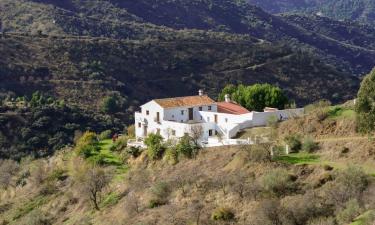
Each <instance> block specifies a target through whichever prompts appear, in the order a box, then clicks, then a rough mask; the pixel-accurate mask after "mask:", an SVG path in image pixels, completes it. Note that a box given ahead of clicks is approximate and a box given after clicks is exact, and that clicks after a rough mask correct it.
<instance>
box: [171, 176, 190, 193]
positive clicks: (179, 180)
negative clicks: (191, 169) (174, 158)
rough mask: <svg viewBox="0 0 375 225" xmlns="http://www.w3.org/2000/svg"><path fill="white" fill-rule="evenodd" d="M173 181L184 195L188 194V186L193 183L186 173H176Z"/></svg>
mask: <svg viewBox="0 0 375 225" xmlns="http://www.w3.org/2000/svg"><path fill="white" fill-rule="evenodd" d="M172 183H173V184H174V185H175V186H176V187H177V188H178V189H180V190H181V192H182V195H183V196H185V195H186V186H187V185H188V184H190V183H191V179H190V177H188V176H187V175H186V174H176V175H175V176H174V177H173V178H172Z"/></svg>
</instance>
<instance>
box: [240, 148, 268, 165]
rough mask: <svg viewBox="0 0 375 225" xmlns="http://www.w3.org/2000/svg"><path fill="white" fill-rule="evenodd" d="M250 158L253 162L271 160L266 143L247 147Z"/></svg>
mask: <svg viewBox="0 0 375 225" xmlns="http://www.w3.org/2000/svg"><path fill="white" fill-rule="evenodd" d="M246 151H247V153H248V159H249V161H251V162H269V161H271V155H270V152H269V151H268V149H267V146H265V145H250V146H248V147H246Z"/></svg>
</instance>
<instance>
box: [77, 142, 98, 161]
mask: <svg viewBox="0 0 375 225" xmlns="http://www.w3.org/2000/svg"><path fill="white" fill-rule="evenodd" d="M99 150H100V147H99V146H97V145H86V146H82V147H81V148H80V149H79V151H78V152H77V153H78V155H81V156H83V157H84V158H89V157H91V156H93V155H96V154H97V153H99Z"/></svg>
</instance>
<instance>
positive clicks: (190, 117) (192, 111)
mask: <svg viewBox="0 0 375 225" xmlns="http://www.w3.org/2000/svg"><path fill="white" fill-rule="evenodd" d="M189 120H194V110H193V108H189Z"/></svg>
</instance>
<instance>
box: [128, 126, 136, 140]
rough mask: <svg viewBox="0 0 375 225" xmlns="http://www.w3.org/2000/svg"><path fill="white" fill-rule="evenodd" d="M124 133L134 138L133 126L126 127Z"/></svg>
mask: <svg viewBox="0 0 375 225" xmlns="http://www.w3.org/2000/svg"><path fill="white" fill-rule="evenodd" d="M126 134H127V135H128V137H129V138H135V126H134V125H130V126H128V127H127V129H126Z"/></svg>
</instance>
